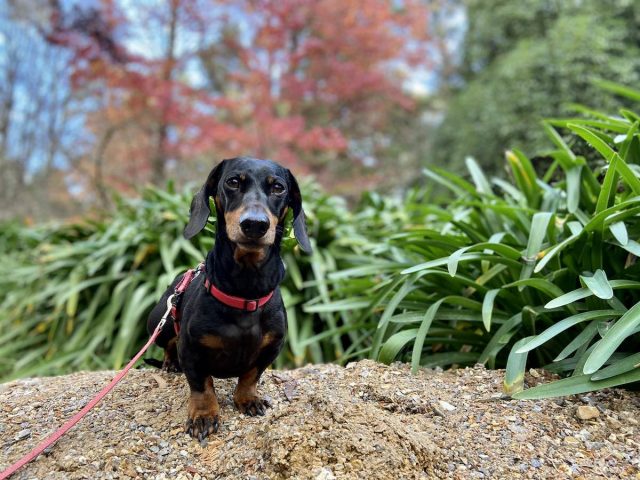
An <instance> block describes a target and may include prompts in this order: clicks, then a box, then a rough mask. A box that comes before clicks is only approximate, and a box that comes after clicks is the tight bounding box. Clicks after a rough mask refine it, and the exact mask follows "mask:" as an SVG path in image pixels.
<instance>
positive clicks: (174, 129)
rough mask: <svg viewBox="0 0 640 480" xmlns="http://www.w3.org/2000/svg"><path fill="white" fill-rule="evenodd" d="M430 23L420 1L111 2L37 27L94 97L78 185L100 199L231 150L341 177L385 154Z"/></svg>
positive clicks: (77, 86) (58, 12)
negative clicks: (391, 117)
mask: <svg viewBox="0 0 640 480" xmlns="http://www.w3.org/2000/svg"><path fill="white" fill-rule="evenodd" d="M427 13H428V10H427V8H426V6H425V4H424V3H422V2H420V1H416V0H406V1H403V2H402V4H401V5H396V4H394V2H389V1H387V0H355V1H350V2H342V1H339V0H326V1H322V2H316V1H309V0H307V1H303V2H301V1H299V0H277V1H272V0H267V1H259V2H255V1H251V0H225V1H212V0H166V1H163V2H159V3H158V4H154V5H153V6H149V5H146V6H145V5H137V4H136V3H135V2H134V3H131V2H126V3H125V2H118V1H111V0H109V1H104V2H100V3H98V4H92V5H91V6H80V5H76V6H75V7H74V8H62V7H60V8H57V9H54V11H53V12H52V14H51V19H52V21H51V23H50V24H49V25H45V26H44V27H43V30H44V31H45V32H46V39H47V41H48V42H50V43H52V44H55V45H59V46H63V47H65V48H66V49H68V50H69V51H70V52H71V53H72V55H73V61H72V62H71V66H70V72H71V76H72V80H73V83H72V85H73V89H74V94H77V95H82V96H84V97H86V98H88V99H90V101H89V102H87V105H89V106H91V107H92V108H91V109H90V110H89V111H88V112H87V113H88V121H87V126H88V128H89V130H90V131H91V133H92V134H93V135H95V140H94V141H93V142H92V144H93V146H92V148H91V149H90V152H89V155H87V158H86V161H85V163H86V164H94V165H95V170H94V168H91V169H89V168H88V165H85V166H84V168H81V169H79V174H81V175H82V176H83V178H85V179H86V174H87V173H90V176H89V179H90V180H91V181H93V182H94V183H95V184H96V185H95V187H96V189H97V190H98V193H101V191H102V190H103V189H104V188H105V185H106V186H110V187H116V188H117V189H119V191H121V192H122V191H131V190H135V186H136V185H135V181H137V182H138V183H141V182H144V181H149V180H151V181H153V182H154V183H155V184H162V183H163V182H164V178H165V177H166V172H167V171H168V170H167V169H169V168H171V164H173V163H175V162H179V163H180V164H189V163H191V165H194V164H197V163H198V162H201V161H202V159H204V158H210V157H211V156H213V157H214V158H224V157H228V156H231V155H230V154H229V152H245V153H247V154H252V155H254V156H260V157H265V158H277V159H279V161H281V162H283V163H285V164H286V165H289V166H291V165H293V164H294V163H298V166H299V167H306V168H307V169H308V171H319V172H321V173H324V172H328V171H333V173H334V175H335V176H339V174H340V171H341V170H343V169H345V168H346V167H348V166H350V167H352V168H353V167H354V166H355V165H357V164H358V163H360V162H359V161H361V160H363V159H365V157H367V158H368V157H371V156H375V155H376V154H377V153H378V152H379V151H380V149H382V148H383V147H385V146H386V144H387V143H388V138H377V137H375V136H372V135H371V132H372V131H380V130H382V129H383V128H384V127H385V126H386V125H387V121H388V120H387V115H388V114H389V113H391V112H395V111H397V110H402V111H404V112H405V116H409V113H408V112H411V111H412V110H413V107H414V103H413V100H412V98H411V97H410V96H409V95H408V94H407V92H406V91H405V90H404V89H403V82H404V80H405V78H406V75H407V74H406V72H407V69H409V68H419V67H422V66H425V65H426V63H427V60H428V49H427V41H428V36H427V32H426V27H427ZM141 43H142V44H143V45H144V46H145V49H144V52H141V51H140V44H141ZM132 139H135V141H132ZM385 142H386V143H385ZM385 148H386V147H385ZM118 159H123V160H122V161H118ZM330 160H331V162H330ZM320 167H322V168H320ZM332 169H335V170H332ZM174 170H175V173H176V174H178V175H179V174H180V173H181V171H180V169H174ZM338 178H339V177H338Z"/></svg>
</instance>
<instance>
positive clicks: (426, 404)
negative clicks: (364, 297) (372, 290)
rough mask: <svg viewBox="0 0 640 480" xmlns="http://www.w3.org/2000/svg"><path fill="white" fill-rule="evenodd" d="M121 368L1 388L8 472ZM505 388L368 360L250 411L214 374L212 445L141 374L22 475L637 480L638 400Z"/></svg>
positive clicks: (154, 375) (287, 387)
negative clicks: (535, 395) (513, 393)
mask: <svg viewBox="0 0 640 480" xmlns="http://www.w3.org/2000/svg"><path fill="white" fill-rule="evenodd" d="M532 374H533V375H531V374H530V375H529V376H528V377H527V381H528V383H529V384H531V383H536V382H539V381H543V378H542V377H543V376H541V375H540V373H538V372H532ZM112 376H113V372H89V373H76V374H72V375H66V376H62V377H55V378H35V379H27V380H20V381H16V382H12V383H8V384H3V385H0V470H2V469H3V468H5V467H7V466H8V465H9V464H10V463H11V462H14V461H15V460H17V459H18V458H19V457H20V456H22V455H23V454H24V453H26V452H27V451H29V450H30V449H31V448H32V447H33V446H35V445H36V444H37V443H38V442H39V441H40V440H41V439H42V438H43V437H44V436H45V435H47V434H48V433H50V432H52V431H53V430H54V429H55V428H56V427H57V426H58V425H60V424H61V423H62V422H63V420H64V419H66V418H68V417H69V416H71V415H72V414H73V413H74V412H75V411H77V410H78V409H80V408H81V407H82V406H83V405H84V404H85V403H86V402H87V401H88V400H89V399H90V398H91V397H92V396H93V395H94V393H95V392H97V391H98V390H99V389H100V388H101V387H102V386H103V385H104V384H105V383H107V382H108V381H109V380H110V379H111V377H112ZM501 382H502V372H499V371H488V370H485V369H483V368H473V369H465V370H456V371H453V372H444V373H443V372H438V371H431V370H426V371H422V372H420V373H419V374H418V375H416V376H414V375H411V373H410V372H409V369H408V368H407V367H406V366H404V365H392V366H390V367H388V366H384V365H379V364H376V363H373V362H370V361H362V362H358V363H355V364H350V365H348V366H347V367H346V368H342V367H338V366H335V365H318V366H308V367H305V368H301V369H298V370H293V371H269V372H267V373H266V374H265V375H264V376H263V381H262V384H261V387H260V390H261V392H262V393H263V394H264V395H266V396H268V397H270V399H271V402H272V404H273V408H272V409H271V410H269V412H268V413H267V415H266V416H265V417H258V418H251V417H245V416H244V415H241V414H239V413H238V412H237V411H236V410H235V409H234V408H233V403H232V401H231V394H232V391H233V387H234V384H233V382H232V381H231V380H217V381H216V382H215V384H216V389H217V391H218V396H219V398H220V400H221V406H222V420H223V425H222V427H221V429H220V431H219V432H218V434H217V435H215V436H214V437H212V438H210V439H209V440H208V441H205V442H203V443H202V444H201V443H198V442H196V441H195V440H193V439H191V438H190V437H188V436H186V435H185V434H184V433H183V427H182V426H183V423H184V420H185V416H186V399H187V387H186V382H185V381H184V378H183V377H182V376H180V375H174V374H168V373H162V372H159V371H157V370H137V371H132V372H131V373H130V375H129V376H128V377H126V378H125V380H124V381H123V382H122V383H121V384H120V385H119V386H118V387H116V389H115V390H114V392H113V393H111V394H110V395H109V396H108V397H107V398H106V399H105V400H104V401H103V402H102V403H101V404H100V405H98V407H96V409H95V410H93V411H92V412H91V413H90V414H89V415H88V416H87V417H86V418H85V419H83V420H82V421H81V422H80V423H79V424H78V425H77V426H76V427H74V428H73V429H72V430H71V431H70V432H69V433H68V434H67V435H66V436H65V437H63V438H62V439H61V440H60V441H59V442H58V443H57V444H56V445H55V446H54V447H53V448H52V449H51V450H50V451H49V452H48V453H45V454H43V455H41V456H40V457H39V458H38V459H37V460H36V461H34V462H33V463H31V464H30V465H28V466H27V467H25V468H24V469H23V470H21V471H20V472H19V473H18V474H16V475H15V478H18V479H26V478H43V479H45V478H47V479H48V478H91V479H96V478H155V479H169V478H177V479H203V478H208V479H218V478H221V479H222V478H243V479H244V478H248V479H266V478H269V479H271V478H274V479H281V478H282V479H284V478H296V479H297V478H299V479H307V478H310V479H318V480H329V479H334V478H335V479H342V478H344V479H356V478H362V479H377V478H379V479H385V480H386V479H391V478H456V479H458V478H459V479H463V478H464V479H466V478H570V477H573V478H640V424H639V419H640V395H639V394H637V393H633V392H623V391H621V390H609V391H606V392H601V393H595V394H588V395H583V396H576V397H570V398H567V399H562V400H540V401H513V400H505V399H502V398H501V395H500V391H501Z"/></svg>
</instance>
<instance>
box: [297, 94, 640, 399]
mask: <svg viewBox="0 0 640 480" xmlns="http://www.w3.org/2000/svg"><path fill="white" fill-rule="evenodd" d="M601 86H603V87H605V88H607V89H610V90H614V91H615V92H616V93H619V94H624V95H625V96H627V97H629V98H632V99H635V100H640V92H635V91H632V90H629V89H624V88H621V87H617V86H615V85H613V84H609V83H601ZM591 114H592V116H593V118H591V119H571V120H554V121H551V122H548V123H545V124H544V130H545V131H546V132H547V134H548V135H549V137H550V138H551V140H552V141H553V143H554V145H555V149H554V150H553V151H550V152H549V153H548V155H549V156H550V157H551V158H552V164H551V166H550V167H549V168H548V169H547V171H546V172H544V174H543V175H542V176H538V175H537V174H536V172H535V169H534V166H533V165H532V163H531V162H530V160H529V159H528V158H527V157H526V156H525V155H524V154H522V153H521V152H518V151H513V152H508V153H507V155H506V159H507V163H508V165H509V167H510V172H511V177H512V181H511V182H507V181H504V180H501V179H498V178H493V179H488V178H487V177H486V176H485V175H484V173H483V171H482V170H481V169H480V168H479V166H478V165H477V164H476V162H475V161H473V160H472V159H467V167H468V170H469V173H470V177H471V181H466V180H463V179H461V178H459V177H457V176H455V175H452V174H450V173H447V172H446V171H444V170H439V169H432V170H428V171H426V172H425V173H426V174H427V176H428V177H429V178H430V179H431V180H433V181H435V182H437V183H438V184H440V185H442V186H444V187H446V188H447V189H448V190H450V191H451V193H452V194H453V195H454V197H455V200H453V201H452V202H451V203H449V204H448V205H446V207H441V208H437V207H433V206H430V207H429V206H420V205H410V206H408V207H407V208H412V209H415V208H422V209H423V210H424V213H425V216H424V219H425V221H424V222H422V223H420V224H417V225H415V226H413V227H409V228H407V229H405V230H404V231H399V232H397V233H395V234H392V235H390V236H389V238H388V239H385V240H383V241H382V242H380V244H379V245H377V246H375V247H373V248H372V249H371V251H372V252H377V254H376V256H375V259H374V260H372V259H371V258H370V257H369V256H368V255H364V256H362V257H360V258H352V259H351V261H352V263H354V264H357V265H358V266H354V267H351V268H349V269H347V270H343V271H339V272H335V273H333V274H331V275H330V276H329V278H331V279H332V280H333V282H334V285H335V292H336V293H337V296H338V297H342V296H343V295H342V294H341V293H340V292H341V290H342V289H345V288H348V289H349V292H350V296H355V298H356V299H361V300H363V301H365V299H368V300H367V301H366V302H364V303H365V304H366V306H365V308H364V309H362V310H361V311H360V313H359V314H354V313H353V312H352V311H348V312H344V310H345V309H349V310H350V309H351V308H352V307H353V306H354V300H353V299H352V300H350V303H349V302H347V303H346V305H345V300H343V299H341V298H340V299H339V300H337V301H335V302H333V303H319V304H317V305H316V304H313V302H310V303H309V304H308V306H307V307H306V310H307V311H308V312H319V311H323V312H324V311H332V312H344V313H343V315H345V321H348V322H351V323H355V324H362V325H364V328H365V329H366V330H368V331H369V332H370V335H369V336H368V337H365V338H364V339H363V340H362V341H360V342H359V346H360V347H361V349H360V350H359V352H358V353H359V354H366V355H368V356H369V357H371V358H375V359H378V360H381V361H383V362H390V361H392V360H394V359H399V360H403V361H410V362H411V364H412V366H413V368H414V369H416V368H418V366H420V365H422V366H436V365H442V366H450V365H456V364H461V365H464V364H473V363H486V364H488V365H490V366H497V365H505V364H506V376H505V389H506V391H507V392H508V393H511V394H516V396H518V397H519V398H530V397H541V396H554V395H561V394H569V393H577V392H583V391H588V390H593V389H598V388H602V387H607V386H613V385H621V384H625V383H629V382H634V381H638V380H640V368H638V366H639V364H640V354H638V353H636V352H637V351H638V346H639V344H640V342H639V341H638V340H639V338H638V335H637V334H638V332H639V331H640V304H638V300H639V299H640V294H639V293H638V289H639V288H640V282H638V281H637V278H638V272H639V268H640V266H638V264H637V263H636V255H640V244H639V243H638V242H636V240H634V238H636V237H637V235H638V232H640V219H639V217H638V213H639V212H640V196H639V195H640V180H639V179H638V175H639V173H640V167H639V166H638V163H639V161H640V144H639V135H638V120H639V119H640V117H638V115H636V114H635V113H633V112H631V111H627V110H623V111H621V115H622V116H621V117H611V116H607V115H602V114H598V113H595V112H591ZM556 128H557V129H558V130H556ZM559 130H560V131H563V132H564V131H568V132H573V134H574V135H575V136H577V137H578V138H580V139H582V140H584V141H586V142H588V143H589V144H590V145H592V146H593V148H594V149H595V150H596V151H597V152H598V153H599V154H600V155H601V156H602V157H603V159H604V161H605V162H603V163H602V164H601V165H600V166H597V167H595V168H594V169H591V168H590V167H589V166H588V164H587V162H586V160H585V158H584V157H582V156H579V155H576V154H574V152H573V151H572V149H571V148H570V147H569V146H568V145H567V143H565V140H563V138H562V136H561V135H560V133H559ZM355 279H358V281H359V282H360V283H359V287H360V288H353V286H351V287H349V285H352V284H353V285H355ZM507 352H508V354H507ZM529 352H531V353H532V354H533V355H535V358H534V359H532V360H533V363H534V364H535V365H545V366H546V368H548V369H549V370H552V371H555V372H558V373H564V374H567V373H568V374H570V375H571V377H570V378H567V379H563V380H560V381H557V382H553V383H551V384H549V385H545V386H541V387H537V388H534V389H530V390H527V391H525V392H522V393H519V394H518V392H520V391H521V390H522V388H523V378H524V371H525V365H526V362H527V355H528V354H529Z"/></svg>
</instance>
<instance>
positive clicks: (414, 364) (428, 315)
mask: <svg viewBox="0 0 640 480" xmlns="http://www.w3.org/2000/svg"><path fill="white" fill-rule="evenodd" d="M443 301H444V299H440V300H438V301H437V302H435V303H434V304H432V305H431V306H429V308H428V309H427V311H426V312H425V314H424V318H423V319H422V323H420V328H419V329H418V333H417V334H416V340H415V342H414V344H413V352H412V354H411V371H412V372H413V373H416V372H417V371H418V366H419V365H420V357H421V356H422V347H423V346H424V339H425V338H426V336H427V333H428V332H429V329H430V328H431V323H432V322H433V319H434V318H435V316H436V313H437V312H438V309H439V308H440V305H442V302H443Z"/></svg>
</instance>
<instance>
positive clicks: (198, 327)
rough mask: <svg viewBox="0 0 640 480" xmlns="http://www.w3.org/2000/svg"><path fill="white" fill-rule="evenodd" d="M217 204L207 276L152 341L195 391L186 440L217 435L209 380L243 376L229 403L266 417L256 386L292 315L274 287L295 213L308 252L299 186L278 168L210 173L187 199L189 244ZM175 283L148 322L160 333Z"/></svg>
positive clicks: (224, 165) (249, 162)
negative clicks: (287, 228)
mask: <svg viewBox="0 0 640 480" xmlns="http://www.w3.org/2000/svg"><path fill="white" fill-rule="evenodd" d="M209 198H213V200H214V203H215V207H216V215H217V230H216V241H215V245H214V247H213V249H212V250H211V251H210V252H209V253H208V255H207V258H206V262H205V264H204V271H202V272H201V273H200V274H198V275H197V276H196V277H195V278H194V280H193V281H192V282H191V283H190V284H189V286H188V287H187V289H186V291H185V292H184V295H183V297H182V299H181V302H180V305H179V312H178V314H179V318H180V326H181V328H180V329H179V332H178V333H177V334H176V329H174V324H173V321H172V320H169V321H168V322H167V323H166V324H165V326H164V328H163V330H162V333H161V334H160V336H159V337H158V339H157V340H156V343H157V344H158V345H159V346H161V347H162V348H164V349H165V361H164V368H166V369H170V370H171V369H173V370H182V371H183V372H184V374H185V376H186V377H187V381H188V382H189V387H190V390H191V394H190V398H189V407H188V419H187V425H186V429H187V433H189V434H191V435H192V436H193V437H196V438H199V439H203V438H204V437H206V436H207V435H209V434H211V433H214V432H216V431H217V430H218V426H219V424H220V416H219V411H220V408H219V406H218V400H217V398H216V393H215V389H214V387H213V379H212V377H216V378H230V377H238V385H237V387H236V390H235V393H234V395H233V400H234V403H235V405H236V407H237V408H238V410H240V411H241V412H243V413H245V414H248V415H264V413H265V408H266V407H268V406H269V405H268V402H266V401H265V400H263V399H262V398H261V397H259V396H258V393H257V391H256V386H257V383H258V380H259V379H260V375H261V374H262V372H263V371H264V370H265V369H266V368H267V367H268V366H269V365H270V364H271V363H272V362H273V361H274V360H275V358H276V357H277V356H278V353H280V350H281V349H282V346H283V343H284V336H285V333H286V331H287V313H286V311H285V308H284V304H283V302H282V296H281V295H280V289H279V287H278V285H279V284H280V282H281V281H282V279H283V277H284V274H285V272H284V266H283V263H282V260H281V258H280V242H281V240H282V235H283V232H284V220H285V217H286V215H287V212H288V210H289V208H291V209H292V210H293V230H294V234H295V236H296V239H297V240H298V243H299V244H300V247H301V248H302V250H303V251H305V252H310V251H311V245H310V243H309V238H308V237H307V231H306V226H305V216H304V211H303V210H302V197H301V195H300V189H299V188H298V183H297V182H296V179H295V178H294V177H293V175H292V174H291V172H290V171H289V170H287V169H285V168H283V167H282V166H280V165H278V164H276V163H273V162H270V161H267V160H258V159H254V158H247V157H239V158H235V159H231V160H224V161H222V162H221V163H220V164H218V165H217V166H216V167H215V168H214V169H213V170H212V171H211V173H210V174H209V177H208V178H207V181H206V182H205V184H204V185H203V186H202V188H201V189H200V191H199V192H198V193H197V194H196V195H195V196H194V198H193V201H192V202H191V217H190V219H189V223H188V224H187V226H186V228H185V230H184V236H185V237H186V238H187V239H190V238H192V237H193V236H195V235H196V234H197V233H199V232H200V231H201V230H202V229H204V227H205V225H206V223H207V219H208V217H209V214H210V207H209ZM182 276H183V275H180V276H178V277H177V278H176V279H175V280H174V281H173V283H172V284H171V286H170V287H169V288H168V289H167V291H166V292H165V293H164V295H163V296H162V299H161V300H160V302H159V303H158V304H157V305H156V306H155V307H154V309H153V310H152V312H151V313H150V315H149V319H148V321H147V328H148V329H149V332H152V331H154V330H155V327H156V326H157V325H158V322H159V321H160V319H161V317H162V315H163V313H164V312H165V309H166V302H167V299H168V298H169V296H170V295H171V294H172V293H173V292H174V288H175V287H176V285H178V284H179V282H180V281H181V279H182Z"/></svg>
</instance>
